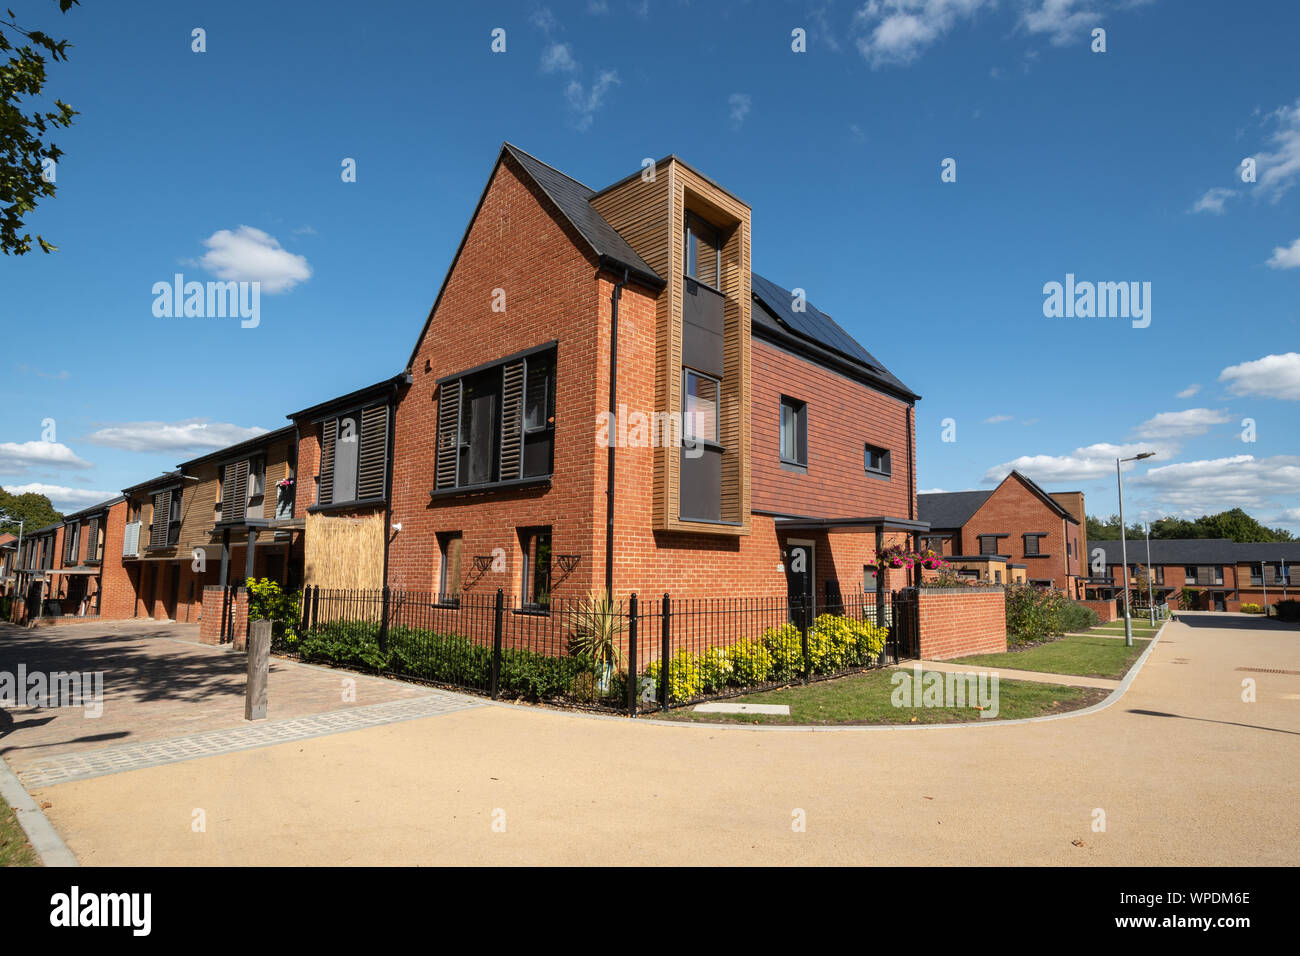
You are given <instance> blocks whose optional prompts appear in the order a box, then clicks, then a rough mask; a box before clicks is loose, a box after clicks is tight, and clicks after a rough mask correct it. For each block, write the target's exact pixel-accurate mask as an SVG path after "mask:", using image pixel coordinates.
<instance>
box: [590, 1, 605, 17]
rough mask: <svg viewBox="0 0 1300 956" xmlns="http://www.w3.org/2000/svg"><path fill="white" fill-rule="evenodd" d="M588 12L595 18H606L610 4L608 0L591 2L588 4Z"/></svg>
mask: <svg viewBox="0 0 1300 956" xmlns="http://www.w3.org/2000/svg"><path fill="white" fill-rule="evenodd" d="M587 12H588V13H590V14H591V15H592V16H594V17H599V16H604V15H605V14H607V13H609V4H608V3H607V2H606V0H590V2H589V3H588V4H587Z"/></svg>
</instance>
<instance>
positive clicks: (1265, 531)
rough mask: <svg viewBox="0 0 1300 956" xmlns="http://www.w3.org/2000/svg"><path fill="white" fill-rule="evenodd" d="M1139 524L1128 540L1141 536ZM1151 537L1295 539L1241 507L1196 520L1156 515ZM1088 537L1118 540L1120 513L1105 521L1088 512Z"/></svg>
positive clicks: (1089, 538) (1285, 531) (1090, 538)
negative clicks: (1265, 523)
mask: <svg viewBox="0 0 1300 956" xmlns="http://www.w3.org/2000/svg"><path fill="white" fill-rule="evenodd" d="M1143 534H1144V532H1143V529H1142V525H1140V524H1134V525H1131V526H1130V527H1129V529H1128V537H1129V540H1130V541H1132V540H1136V539H1138V538H1141V537H1143ZM1151 537H1152V538H1164V539H1169V538H1230V539H1232V540H1233V541H1294V540H1295V537H1294V536H1293V535H1292V534H1291V532H1289V531H1287V530H1286V529H1285V528H1266V527H1265V526H1264V525H1262V524H1260V523H1259V522H1258V521H1256V520H1255V519H1254V518H1252V517H1251V516H1250V515H1248V514H1246V512H1245V511H1243V510H1242V509H1240V508H1233V509H1232V510H1230V511H1221V512H1219V513H1218V514H1213V515H1201V516H1200V517H1199V518H1197V519H1196V520H1195V521H1188V520H1187V519H1185V518H1175V517H1173V516H1172V515H1170V516H1168V517H1164V518H1157V519H1156V520H1155V521H1153V522H1151ZM1088 540H1089V541H1118V540H1119V515H1111V516H1110V517H1109V518H1107V519H1106V520H1105V521H1102V520H1101V519H1100V518H1097V517H1095V516H1093V515H1088Z"/></svg>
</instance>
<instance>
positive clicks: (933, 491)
mask: <svg viewBox="0 0 1300 956" xmlns="http://www.w3.org/2000/svg"><path fill="white" fill-rule="evenodd" d="M947 493H948V492H947V491H945V490H944V489H943V488H921V489H919V490H918V491H917V494H918V495H946V494H947Z"/></svg>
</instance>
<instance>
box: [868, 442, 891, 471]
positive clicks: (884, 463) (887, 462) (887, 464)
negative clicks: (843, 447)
mask: <svg viewBox="0 0 1300 956" xmlns="http://www.w3.org/2000/svg"><path fill="white" fill-rule="evenodd" d="M872 452H875V453H876V454H877V455H878V456H879V457H880V459H881V465H880V467H878V468H874V467H872V465H871V457H872ZM862 467H863V470H864V471H866V473H867V474H869V475H879V476H880V477H882V478H892V477H893V474H894V459H893V453H892V452H891V451H890V450H889V449H888V448H884V447H882V446H880V445H873V444H871V442H863V449H862Z"/></svg>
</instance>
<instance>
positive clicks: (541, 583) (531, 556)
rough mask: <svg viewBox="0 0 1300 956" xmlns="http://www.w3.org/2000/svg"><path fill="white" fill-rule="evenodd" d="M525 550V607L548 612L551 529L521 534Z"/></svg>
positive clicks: (523, 582)
mask: <svg viewBox="0 0 1300 956" xmlns="http://www.w3.org/2000/svg"><path fill="white" fill-rule="evenodd" d="M519 539H520V544H521V546H522V548H523V556H524V560H523V580H522V581H521V585H522V586H521V589H520V593H521V595H522V598H523V606H524V607H525V608H528V609H530V610H537V611H548V610H550V607H551V529H550V528H526V529H524V530H523V531H521V532H520V534H519Z"/></svg>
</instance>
